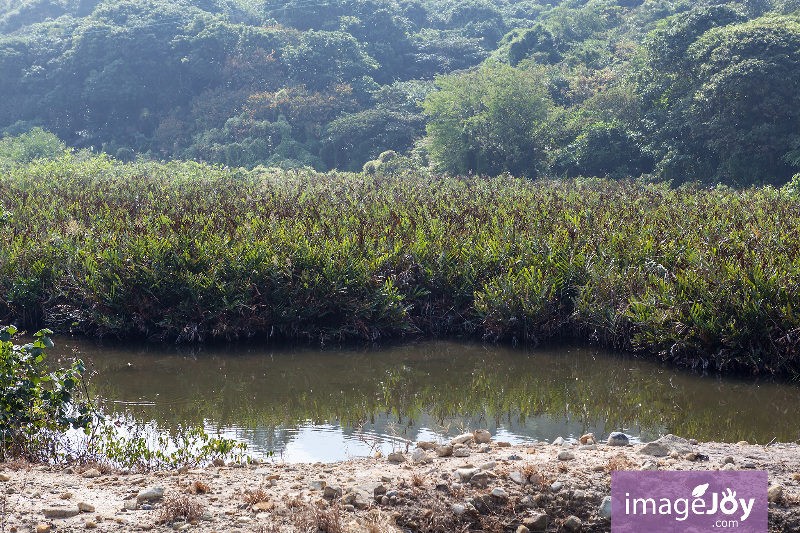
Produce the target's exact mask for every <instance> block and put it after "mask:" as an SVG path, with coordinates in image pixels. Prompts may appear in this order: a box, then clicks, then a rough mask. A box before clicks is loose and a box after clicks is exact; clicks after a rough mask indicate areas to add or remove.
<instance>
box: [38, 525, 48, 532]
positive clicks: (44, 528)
mask: <svg viewBox="0 0 800 533" xmlns="http://www.w3.org/2000/svg"><path fill="white" fill-rule="evenodd" d="M49 532H50V524H39V525H38V526H36V533H49Z"/></svg>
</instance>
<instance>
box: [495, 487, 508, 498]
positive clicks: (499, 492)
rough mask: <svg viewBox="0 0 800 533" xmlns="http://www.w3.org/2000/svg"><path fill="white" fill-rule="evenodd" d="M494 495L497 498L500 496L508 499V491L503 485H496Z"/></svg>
mask: <svg viewBox="0 0 800 533" xmlns="http://www.w3.org/2000/svg"><path fill="white" fill-rule="evenodd" d="M492 496H494V497H495V498H499V499H501V500H506V499H508V493H507V492H506V491H505V490H504V489H502V488H501V487H496V488H494V489H492Z"/></svg>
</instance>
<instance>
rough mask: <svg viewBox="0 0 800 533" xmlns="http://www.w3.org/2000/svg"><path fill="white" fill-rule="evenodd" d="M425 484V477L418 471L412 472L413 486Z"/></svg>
mask: <svg viewBox="0 0 800 533" xmlns="http://www.w3.org/2000/svg"><path fill="white" fill-rule="evenodd" d="M424 484H425V478H424V477H423V476H421V475H419V474H418V473H417V472H414V473H413V474H411V486H412V487H422V486H423V485H424Z"/></svg>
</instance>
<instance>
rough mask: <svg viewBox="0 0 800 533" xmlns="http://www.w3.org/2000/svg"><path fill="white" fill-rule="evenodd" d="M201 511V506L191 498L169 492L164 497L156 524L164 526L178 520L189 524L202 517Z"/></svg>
mask: <svg viewBox="0 0 800 533" xmlns="http://www.w3.org/2000/svg"><path fill="white" fill-rule="evenodd" d="M203 511H204V509H203V505H202V504H201V503H200V502H198V501H197V500H196V499H194V498H192V497H191V496H189V495H187V494H181V493H178V492H170V493H168V494H167V495H166V496H164V502H163V503H162V505H161V511H160V512H159V513H158V520H157V522H158V523H159V524H165V523H172V522H174V521H176V520H179V519H180V520H185V521H187V522H189V521H191V520H197V519H198V518H200V517H201V516H203Z"/></svg>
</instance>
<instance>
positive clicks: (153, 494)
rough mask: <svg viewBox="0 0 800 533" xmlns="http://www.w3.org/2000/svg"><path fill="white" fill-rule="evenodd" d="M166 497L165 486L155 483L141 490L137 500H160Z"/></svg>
mask: <svg viewBox="0 0 800 533" xmlns="http://www.w3.org/2000/svg"><path fill="white" fill-rule="evenodd" d="M163 497H164V487H162V486H160V485H153V486H152V487H147V488H146V489H143V490H140V491H139V494H137V495H136V501H137V502H142V501H150V500H159V499H161V498H163Z"/></svg>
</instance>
